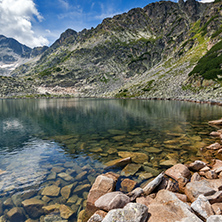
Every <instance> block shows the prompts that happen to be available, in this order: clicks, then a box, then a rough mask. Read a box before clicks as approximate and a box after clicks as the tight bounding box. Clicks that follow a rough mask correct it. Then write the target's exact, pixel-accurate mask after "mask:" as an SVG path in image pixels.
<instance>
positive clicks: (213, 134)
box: [210, 132, 221, 137]
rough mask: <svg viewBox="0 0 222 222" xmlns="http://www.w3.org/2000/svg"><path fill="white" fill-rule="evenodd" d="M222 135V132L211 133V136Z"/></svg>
mask: <svg viewBox="0 0 222 222" xmlns="http://www.w3.org/2000/svg"><path fill="white" fill-rule="evenodd" d="M220 135H221V133H220V132H211V133H210V136H216V137H219V136H220Z"/></svg>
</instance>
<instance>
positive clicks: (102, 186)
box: [87, 174, 117, 207]
mask: <svg viewBox="0 0 222 222" xmlns="http://www.w3.org/2000/svg"><path fill="white" fill-rule="evenodd" d="M113 177H114V176H113ZM116 181H117V180H115V179H114V178H111V176H108V175H104V174H103V175H99V176H98V177H97V178H96V180H95V182H94V184H93V185H92V187H91V189H90V191H89V194H88V197H87V206H88V207H93V206H94V204H95V201H96V200H97V199H99V197H101V196H102V195H104V194H106V193H108V192H112V191H113V190H114V188H115V186H116Z"/></svg>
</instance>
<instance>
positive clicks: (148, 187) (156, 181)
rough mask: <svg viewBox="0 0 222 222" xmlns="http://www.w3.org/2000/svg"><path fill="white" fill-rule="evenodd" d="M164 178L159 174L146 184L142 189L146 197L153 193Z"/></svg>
mask: <svg viewBox="0 0 222 222" xmlns="http://www.w3.org/2000/svg"><path fill="white" fill-rule="evenodd" d="M163 177H164V173H160V174H159V175H158V176H157V177H156V178H155V179H154V180H152V181H151V182H150V183H148V184H147V185H146V186H145V187H144V188H143V191H144V193H145V194H146V195H149V194H150V193H152V192H153V190H154V189H155V188H156V187H157V186H158V185H159V184H160V183H161V182H162V180H163Z"/></svg>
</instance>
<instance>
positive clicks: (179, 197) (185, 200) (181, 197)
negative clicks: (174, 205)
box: [174, 193, 188, 203]
mask: <svg viewBox="0 0 222 222" xmlns="http://www.w3.org/2000/svg"><path fill="white" fill-rule="evenodd" d="M174 194H175V195H176V196H177V198H178V199H179V200H182V201H183V202H185V203H186V202H188V198H187V196H186V195H185V194H182V193H174Z"/></svg>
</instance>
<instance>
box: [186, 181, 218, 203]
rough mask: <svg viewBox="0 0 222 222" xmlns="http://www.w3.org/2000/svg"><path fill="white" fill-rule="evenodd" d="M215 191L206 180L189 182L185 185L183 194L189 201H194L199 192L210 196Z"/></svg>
mask: <svg viewBox="0 0 222 222" xmlns="http://www.w3.org/2000/svg"><path fill="white" fill-rule="evenodd" d="M215 193H216V190H215V189H213V188H212V187H211V185H210V183H209V182H208V181H207V180H200V181H194V182H189V183H187V184H186V187H185V194H186V195H187V197H188V199H189V200H190V201H191V202H194V201H195V200H196V199H197V198H198V196H199V195H200V194H203V195H204V196H210V195H213V194H215Z"/></svg>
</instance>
